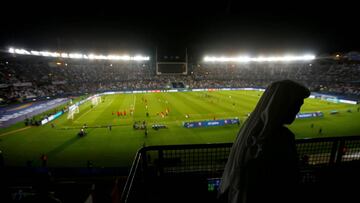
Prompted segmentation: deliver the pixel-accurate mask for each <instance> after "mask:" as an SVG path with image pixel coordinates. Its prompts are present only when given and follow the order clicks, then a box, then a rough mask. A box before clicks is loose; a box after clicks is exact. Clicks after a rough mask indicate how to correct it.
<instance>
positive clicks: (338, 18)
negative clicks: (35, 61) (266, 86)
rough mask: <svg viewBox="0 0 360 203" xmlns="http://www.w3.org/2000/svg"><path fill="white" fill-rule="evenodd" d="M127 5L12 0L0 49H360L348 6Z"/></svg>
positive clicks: (359, 33) (353, 9)
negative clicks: (175, 47) (174, 47)
mask: <svg viewBox="0 0 360 203" xmlns="http://www.w3.org/2000/svg"><path fill="white" fill-rule="evenodd" d="M120 3H121V5H120ZM120 3H119V2H118V3H115V2H106V1H102V2H97V3H89V2H86V3H85V2H83V3H81V2H80V3H78V4H77V5H75V4H74V3H73V2H66V1H61V2H59V3H57V4H56V5H48V6H47V5H43V3H41V2H39V3H35V2H22V8H24V9H21V8H20V7H19V6H17V5H15V4H16V3H11V2H9V1H8V2H6V3H4V5H2V7H3V8H5V9H3V11H4V12H2V13H1V14H0V15H1V16H0V17H1V19H6V20H2V21H1V22H0V27H1V34H0V46H1V47H6V46H15V47H22V48H25V49H30V48H32V49H36V50H44V49H51V50H77V49H80V50H78V51H79V52H84V51H89V52H95V53H103V52H104V51H109V52H112V51H118V50H125V51H129V50H132V51H133V52H134V53H142V51H143V50H145V49H153V48H154V47H155V46H162V45H164V44H172V45H174V46H185V47H187V48H189V52H197V53H200V54H201V55H205V54H209V55H216V54H219V53H228V54H229V55H233V54H238V53H239V52H247V53H249V52H250V53H249V54H251V53H256V54H257V53H260V54H265V55H268V54H269V53H286V52H300V53H306V52H309V51H310V52H311V51H314V52H316V53H324V52H327V53H331V52H336V51H340V52H348V51H351V50H360V40H358V36H360V31H359V30H358V29H355V26H356V25H357V19H358V18H357V16H356V15H357V13H358V12H357V10H356V9H357V8H356V7H355V6H351V5H350V6H349V5H346V4H326V5H323V8H322V9H319V8H316V7H315V6H314V5H313V2H311V4H310V2H306V1H302V2H301V4H296V5H295V4H294V6H286V5H285V6H284V5H282V3H276V2H273V1H271V2H270V3H263V2H261V3H260V2H256V3H254V4H253V5H251V3H244V2H243V1H233V0H227V1H216V2H213V1H203V0H200V1H190V0H182V1H181V0H174V1H171V3H169V1H155V2H154V1H148V3H146V2H138V1H136V2H134V3H131V1H127V2H126V3H124V2H120ZM11 4H13V5H11ZM6 8H16V9H6ZM341 11H346V12H345V13H341ZM205 52H206V53H205Z"/></svg>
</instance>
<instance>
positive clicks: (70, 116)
mask: <svg viewBox="0 0 360 203" xmlns="http://www.w3.org/2000/svg"><path fill="white" fill-rule="evenodd" d="M77 113H79V106H78V105H73V106H70V107H69V113H68V116H67V119H71V120H73V119H74V116H75V114H77Z"/></svg>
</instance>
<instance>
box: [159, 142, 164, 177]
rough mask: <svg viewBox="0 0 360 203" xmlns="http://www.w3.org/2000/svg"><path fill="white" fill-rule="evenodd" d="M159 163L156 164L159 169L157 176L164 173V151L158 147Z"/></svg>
mask: <svg viewBox="0 0 360 203" xmlns="http://www.w3.org/2000/svg"><path fill="white" fill-rule="evenodd" d="M158 160H159V164H158V167H159V171H158V173H159V174H158V175H159V176H163V174H164V164H163V162H164V152H163V150H162V149H159V159H158Z"/></svg>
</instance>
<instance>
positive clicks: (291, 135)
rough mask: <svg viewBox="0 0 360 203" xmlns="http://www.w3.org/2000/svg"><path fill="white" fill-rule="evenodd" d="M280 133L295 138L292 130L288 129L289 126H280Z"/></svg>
mask: <svg viewBox="0 0 360 203" xmlns="http://www.w3.org/2000/svg"><path fill="white" fill-rule="evenodd" d="M281 133H282V134H283V135H287V136H290V137H291V138H295V135H294V133H293V132H291V130H289V128H287V127H285V126H282V127H281Z"/></svg>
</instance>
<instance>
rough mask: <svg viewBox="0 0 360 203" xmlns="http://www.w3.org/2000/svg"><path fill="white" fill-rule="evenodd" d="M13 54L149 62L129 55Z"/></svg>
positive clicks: (32, 52)
mask: <svg viewBox="0 0 360 203" xmlns="http://www.w3.org/2000/svg"><path fill="white" fill-rule="evenodd" d="M8 52H9V53H11V54H19V55H33V56H44V57H57V58H71V59H89V60H110V61H149V60H150V57H149V56H141V55H136V56H129V55H103V54H99V55H97V54H82V53H64V52H62V53H59V52H49V51H34V50H31V51H27V50H25V49H16V48H12V47H11V48H9V50H8Z"/></svg>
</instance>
